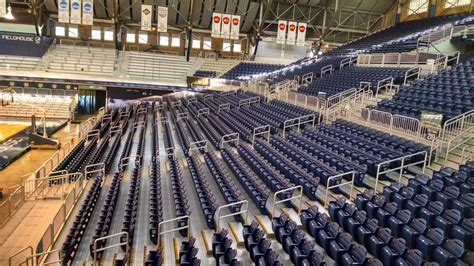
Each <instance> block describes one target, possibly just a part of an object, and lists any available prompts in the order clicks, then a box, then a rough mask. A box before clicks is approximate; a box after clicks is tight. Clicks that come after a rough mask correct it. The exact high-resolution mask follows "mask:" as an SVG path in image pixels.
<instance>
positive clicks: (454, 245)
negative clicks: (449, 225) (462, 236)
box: [443, 239, 468, 258]
mask: <svg viewBox="0 0 474 266" xmlns="http://www.w3.org/2000/svg"><path fill="white" fill-rule="evenodd" d="M443 247H444V248H445V249H446V250H447V251H449V252H450V253H451V254H453V255H454V256H456V257H457V258H461V257H462V256H463V255H464V253H466V252H468V251H467V249H466V248H465V247H464V243H463V242H462V241H461V240H459V239H448V240H446V242H445V243H444V246H443Z"/></svg>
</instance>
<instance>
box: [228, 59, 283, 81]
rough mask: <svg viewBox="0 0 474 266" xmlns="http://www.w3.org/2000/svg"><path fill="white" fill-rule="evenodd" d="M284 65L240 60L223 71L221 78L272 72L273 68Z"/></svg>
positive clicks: (237, 77)
mask: <svg viewBox="0 0 474 266" xmlns="http://www.w3.org/2000/svg"><path fill="white" fill-rule="evenodd" d="M283 67H284V65H277V64H258V63H249V62H241V63H239V64H237V65H236V66H234V67H233V68H231V69H230V70H229V71H227V72H226V73H224V75H222V77H221V78H223V79H239V77H241V76H247V75H255V74H260V73H267V72H272V71H274V70H277V69H280V68H283Z"/></svg>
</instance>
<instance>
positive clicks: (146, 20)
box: [141, 5, 153, 30]
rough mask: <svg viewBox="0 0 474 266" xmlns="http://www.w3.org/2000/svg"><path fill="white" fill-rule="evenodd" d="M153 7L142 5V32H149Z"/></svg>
mask: <svg viewBox="0 0 474 266" xmlns="http://www.w3.org/2000/svg"><path fill="white" fill-rule="evenodd" d="M152 10H153V6H151V5H142V23H141V29H142V30H151V14H152Z"/></svg>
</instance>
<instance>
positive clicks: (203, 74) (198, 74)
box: [193, 70, 217, 78]
mask: <svg viewBox="0 0 474 266" xmlns="http://www.w3.org/2000/svg"><path fill="white" fill-rule="evenodd" d="M193 76H195V77H203V78H215V77H216V76H217V73H216V72H215V71H210V70H196V72H194V75H193Z"/></svg>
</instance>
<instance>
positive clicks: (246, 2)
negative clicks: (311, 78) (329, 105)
mask: <svg viewBox="0 0 474 266" xmlns="http://www.w3.org/2000/svg"><path fill="white" fill-rule="evenodd" d="M13 1H14V0H12V2H13ZM24 1H27V2H31V3H33V4H36V6H38V8H41V11H43V12H44V13H47V14H53V16H54V14H57V3H58V1H57V0H24ZM395 1H397V0H94V14H95V18H97V19H104V20H111V19H113V18H115V17H117V18H118V21H120V22H121V23H122V25H125V26H127V25H138V23H139V22H140V11H141V4H152V5H155V6H168V12H169V17H168V24H169V26H170V27H175V28H184V27H187V26H189V25H192V27H193V29H194V30H195V31H202V32H206V31H209V30H210V28H211V16H212V13H213V12H217V13H228V14H237V15H241V17H242V24H241V32H242V33H244V34H248V35H249V36H255V35H256V34H257V33H259V34H261V35H262V36H273V35H276V23H277V21H278V20H279V19H285V20H295V21H303V22H308V23H309V26H308V33H307V38H308V39H319V38H323V39H324V40H325V41H328V42H336V43H344V42H346V41H348V40H350V39H354V38H357V37H360V36H362V35H365V34H367V33H369V30H370V28H371V26H372V25H374V24H375V23H377V22H378V21H379V20H380V19H382V18H383V15H384V14H385V13H386V12H387V10H388V9H389V8H390V6H391V5H392V4H393V3H394V2H395ZM16 3H18V2H16ZM191 7H192V8H191ZM45 11H46V12H45ZM113 21H115V20H113ZM153 21H154V23H156V13H155V14H154V15H153Z"/></svg>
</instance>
